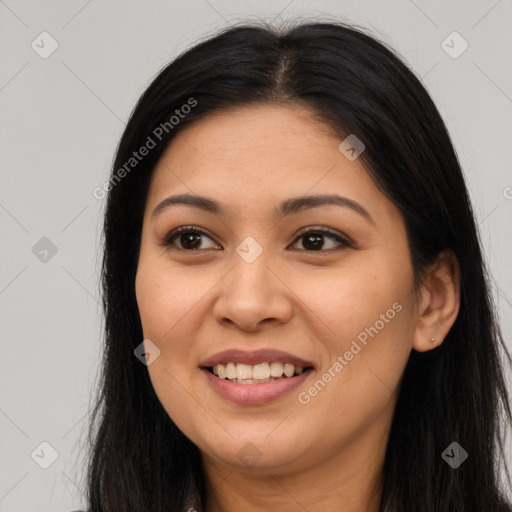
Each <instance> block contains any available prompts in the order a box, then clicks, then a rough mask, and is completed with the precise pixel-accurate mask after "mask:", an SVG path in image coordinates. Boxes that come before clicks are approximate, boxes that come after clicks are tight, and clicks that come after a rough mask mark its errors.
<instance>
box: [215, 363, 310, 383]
mask: <svg viewBox="0 0 512 512" xmlns="http://www.w3.org/2000/svg"><path fill="white" fill-rule="evenodd" d="M303 371H304V368H303V367H302V366H297V367H296V366H294V365H293V364H289V363H286V364H283V363H279V362H277V361H273V362H272V363H260V364H255V365H251V364H243V363H228V364H226V365H223V364H216V365H215V366H214V367H213V373H214V374H215V375H217V376H218V377H220V378H221V379H269V378H270V377H275V378H279V377H281V376H282V375H283V373H284V375H286V376H287V377H293V375H294V374H295V375H300V374H301V373H302V372H303Z"/></svg>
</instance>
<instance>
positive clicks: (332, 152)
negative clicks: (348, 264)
mask: <svg viewBox="0 0 512 512" xmlns="http://www.w3.org/2000/svg"><path fill="white" fill-rule="evenodd" d="M342 140H343V139H342V137H341V136H339V135H338V134H336V133H335V132H334V130H333V129H332V128H331V127H330V126H328V125H327V124H326V123H322V122H321V121H320V120H319V119H318V117H317V116H315V114H314V112H312V111H311V110H308V109H306V108H304V107H302V106H282V105H267V104H264V105H254V106H245V107H240V108H231V109H229V110H222V111H218V112H214V113H212V114H208V115H207V116H205V117H204V118H203V119H201V120H199V121H197V122H195V123H193V124H191V125H189V126H188V127H186V128H184V129H183V130H182V131H181V132H179V133H178V134H177V136H176V137H175V138H174V139H173V140H172V142H171V143H170V145H169V147H168V148H167V149H166V151H165V152H164V154H163V155H162V157H161V159H160V161H159V162H158V164H157V166H156V168H155V170H154V172H153V176H152V180H151V185H150V190H149V197H148V205H152V206H153V207H154V206H155V204H156V203H157V202H159V201H161V200H162V199H164V198H165V197H166V196H167V195H169V194H171V193H173V194H174V193H195V194H201V195H207V196H210V197H212V196H213V197H215V198H216V199H217V200H218V202H220V203H222V204H226V205H229V206H230V207H232V208H233V211H236V210H237V209H242V208H243V209H244V210H245V211H247V210H253V211H255V212H256V211H257V210H258V209H259V208H260V207H264V206H265V205H268V206H269V207H270V204H272V207H274V204H275V203H277V202H282V200H283V199H287V198H289V197H297V196H304V195H306V194H308V195H309V194H312V193H315V194H329V193H337V194H342V195H343V196H346V197H350V198H351V199H353V200H355V201H358V202H361V203H364V204H365V207H366V205H368V206H367V209H369V210H373V211H374V213H375V215H377V216H379V215H383V214H385V213H390V212H387V211H386V210H391V211H392V210H393V208H394V205H393V204H392V203H390V202H389V201H388V200H387V198H385V196H383V195H382V193H381V192H380V191H379V190H378V189H377V188H376V187H375V185H374V183H373V181H372V180H371V178H370V177H369V175H368V173H367V171H366V170H365V168H364V166H363V164H362V162H361V160H360V159H356V160H353V161H351V160H349V159H347V158H346V156H345V155H344V154H343V153H342V152H341V151H340V150H339V148H338V146H339V144H340V142H342ZM379 210H380V211H379ZM395 210H396V208H395ZM395 213H396V212H395Z"/></svg>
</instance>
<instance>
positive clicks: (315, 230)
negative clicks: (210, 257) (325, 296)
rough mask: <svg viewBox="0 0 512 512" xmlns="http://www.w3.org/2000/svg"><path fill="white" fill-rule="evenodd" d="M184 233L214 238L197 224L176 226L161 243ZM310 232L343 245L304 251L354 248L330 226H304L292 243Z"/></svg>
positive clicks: (166, 245) (164, 244) (169, 244)
mask: <svg viewBox="0 0 512 512" xmlns="http://www.w3.org/2000/svg"><path fill="white" fill-rule="evenodd" d="M182 233H194V234H200V235H204V236H206V237H208V238H210V239H211V240H213V239H212V237H211V236H210V235H209V234H208V233H206V232H205V231H203V230H202V229H201V228H198V227H196V226H182V227H179V228H176V229H174V230H173V231H171V232H170V233H169V234H168V235H167V236H166V237H165V239H164V240H163V242H162V243H160V244H159V245H162V246H164V247H167V248H170V247H171V246H172V241H173V240H174V239H175V238H176V237H177V236H178V235H180V234H182ZM310 234H315V235H324V236H326V237H328V238H331V239H334V240H335V241H336V242H339V244H340V245H341V247H338V248H331V249H327V250H318V251H315V250H311V251H308V250H307V249H299V250H301V251H304V252H319V253H321V252H331V251H336V250H341V249H343V248H354V246H353V244H352V243H350V242H349V241H348V240H345V239H344V238H342V237H341V236H340V235H338V234H337V233H336V232H334V231H331V230H330V229H328V228H312V227H308V228H304V229H303V230H301V231H299V232H298V233H297V235H296V237H295V240H294V241H293V243H292V245H294V244H295V243H296V242H297V241H298V240H299V239H300V238H303V237H305V236H306V235H310ZM175 249H176V250H178V251H183V252H202V251H204V250H205V249H180V248H175Z"/></svg>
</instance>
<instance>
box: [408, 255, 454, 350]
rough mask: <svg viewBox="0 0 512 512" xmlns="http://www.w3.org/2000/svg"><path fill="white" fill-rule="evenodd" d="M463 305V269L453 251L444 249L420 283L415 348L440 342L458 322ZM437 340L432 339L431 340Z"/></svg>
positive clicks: (418, 348)
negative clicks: (461, 280)
mask: <svg viewBox="0 0 512 512" xmlns="http://www.w3.org/2000/svg"><path fill="white" fill-rule="evenodd" d="M459 308H460V269H459V263H458V261H457V258H456V256H455V254H454V253H453V252H452V251H449V250H446V251H442V252H441V253H440V254H439V256H438V257H437V259H436V261H435V262H434V263H433V264H432V265H431V266H430V267H429V268H428V270H427V272H426V275H425V277H424V279H423V282H422V283H421V285H420V299H419V301H418V311H417V313H418V320H417V324H416V329H415V332H414V340H413V347H412V348H413V349H414V350H416V351H418V352H426V351H427V350H431V349H432V348H434V347H437V346H439V345H440V344H441V343H442V342H443V341H444V339H445V337H446V335H447V334H448V332H449V330H450V329H451V327H452V325H453V324H454V323H455V320H456V318H457V315H458V313H459ZM432 339H434V340H435V341H434V342H432V341H431V340H432Z"/></svg>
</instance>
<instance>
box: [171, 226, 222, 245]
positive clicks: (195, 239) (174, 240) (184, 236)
mask: <svg viewBox="0 0 512 512" xmlns="http://www.w3.org/2000/svg"><path fill="white" fill-rule="evenodd" d="M203 237H204V238H207V239H209V240H211V241H212V242H213V240H212V239H211V238H210V237H209V236H208V235H207V234H206V233H205V232H204V231H202V230H201V229H198V228H195V227H194V226H183V227H181V228H177V229H175V230H174V231H172V232H171V233H169V235H168V236H167V237H166V239H165V241H164V242H163V244H162V245H164V246H166V247H171V246H174V247H175V248H176V249H178V250H181V251H198V250H202V249H205V247H201V244H202V243H203V241H204V240H203ZM176 244H179V245H178V246H176ZM214 245H216V244H214ZM208 248H211V247H206V249H208Z"/></svg>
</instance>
